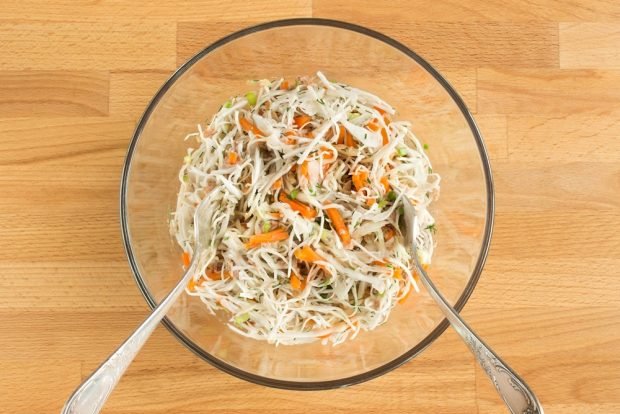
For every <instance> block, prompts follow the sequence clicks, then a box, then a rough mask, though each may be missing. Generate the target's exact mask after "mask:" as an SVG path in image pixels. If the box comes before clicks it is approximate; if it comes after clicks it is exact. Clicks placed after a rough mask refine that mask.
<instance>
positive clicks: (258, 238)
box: [245, 229, 288, 249]
mask: <svg viewBox="0 0 620 414" xmlns="http://www.w3.org/2000/svg"><path fill="white" fill-rule="evenodd" d="M286 239H288V232H287V231H286V230H284V229H277V230H274V231H270V232H267V233H262V234H255V235H253V236H251V237H250V241H248V242H247V243H246V244H245V248H246V249H252V248H254V247H257V246H260V245H261V244H263V243H273V242H278V241H282V240H286Z"/></svg>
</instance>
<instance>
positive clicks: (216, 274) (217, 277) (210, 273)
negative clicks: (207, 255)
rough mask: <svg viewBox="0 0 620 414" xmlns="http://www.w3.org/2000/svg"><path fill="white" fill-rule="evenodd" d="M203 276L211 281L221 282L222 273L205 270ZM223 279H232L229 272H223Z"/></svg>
mask: <svg viewBox="0 0 620 414" xmlns="http://www.w3.org/2000/svg"><path fill="white" fill-rule="evenodd" d="M205 275H206V276H207V277H208V278H209V279H211V280H222V272H220V271H218V270H213V269H207V270H206V272H205ZM223 277H224V279H229V278H231V277H232V274H231V273H230V272H224V275H223Z"/></svg>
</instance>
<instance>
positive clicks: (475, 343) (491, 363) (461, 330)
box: [401, 196, 544, 414]
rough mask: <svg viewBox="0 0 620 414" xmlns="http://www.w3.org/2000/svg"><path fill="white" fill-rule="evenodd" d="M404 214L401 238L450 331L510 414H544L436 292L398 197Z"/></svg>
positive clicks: (407, 209)
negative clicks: (422, 264) (460, 342)
mask: <svg viewBox="0 0 620 414" xmlns="http://www.w3.org/2000/svg"><path fill="white" fill-rule="evenodd" d="M401 199H402V202H403V210H404V214H403V216H404V222H405V229H404V235H405V239H406V242H407V245H408V246H410V249H411V252H412V253H413V254H412V256H413V258H414V262H415V267H416V269H415V270H416V271H417V273H418V274H419V275H420V280H421V282H422V284H423V285H424V287H425V288H426V290H427V291H428V293H429V295H430V296H431V297H432V298H433V299H434V300H435V303H437V305H438V306H439V308H440V309H441V310H442V312H443V314H444V315H445V317H446V319H447V320H448V321H449V322H450V325H452V328H454V330H455V331H456V333H458V334H459V336H460V337H461V339H462V340H463V341H464V342H465V343H466V344H467V346H468V347H469V350H470V351H471V353H472V354H473V355H474V357H475V358H476V360H477V361H478V363H479V364H480V366H481V367H482V369H483V370H484V372H485V373H486V374H487V376H488V377H489V379H490V380H491V382H493V385H495V389H496V390H497V392H498V393H499V395H500V396H501V397H502V399H503V400H504V402H505V403H506V406H507V407H508V409H509V410H510V412H511V413H512V414H543V413H544V412H543V408H542V405H541V404H540V402H539V401H538V398H536V395H534V393H533V392H532V390H531V389H530V387H529V386H528V385H527V384H526V383H525V381H524V380H523V379H522V378H521V377H520V376H519V375H517V373H516V372H514V371H513V370H512V369H511V368H510V367H509V366H508V364H506V363H505V362H504V361H502V360H501V358H500V357H499V356H498V355H497V354H496V353H495V352H494V351H493V350H492V349H491V347H489V346H488V345H487V344H485V343H484V341H483V340H482V339H480V337H478V335H476V333H474V331H473V330H472V329H471V328H470V327H469V326H468V325H467V324H466V323H465V321H464V320H463V319H462V318H461V317H460V316H459V314H458V313H457V312H456V311H455V310H454V308H453V307H452V306H451V305H450V304H449V303H448V301H447V300H446V299H445V298H444V297H443V296H442V294H441V293H440V292H439V291H438V290H437V288H436V287H435V285H434V284H433V282H432V281H431V279H430V277H429V276H428V274H427V273H426V271H424V269H423V268H422V266H421V265H420V261H419V259H418V254H417V250H416V242H415V240H416V234H415V228H416V226H415V224H416V221H417V216H416V212H415V207H414V206H413V204H412V203H411V201H409V199H408V198H407V197H405V196H402V197H401Z"/></svg>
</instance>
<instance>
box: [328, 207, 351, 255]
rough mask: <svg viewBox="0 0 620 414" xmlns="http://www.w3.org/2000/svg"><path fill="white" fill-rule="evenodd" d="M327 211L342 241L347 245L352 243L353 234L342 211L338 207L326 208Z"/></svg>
mask: <svg viewBox="0 0 620 414" xmlns="http://www.w3.org/2000/svg"><path fill="white" fill-rule="evenodd" d="M325 212H326V213H327V217H329V220H330V221H331V222H332V226H333V227H334V230H336V233H337V234H338V237H340V240H342V243H343V244H344V245H345V246H348V245H349V244H350V243H351V234H350V233H349V228H348V227H347V225H346V223H345V222H344V220H343V219H342V215H341V214H340V211H338V209H337V208H326V209H325Z"/></svg>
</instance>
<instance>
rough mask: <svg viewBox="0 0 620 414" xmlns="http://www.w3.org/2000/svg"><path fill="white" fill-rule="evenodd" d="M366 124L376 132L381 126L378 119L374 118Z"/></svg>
mask: <svg viewBox="0 0 620 414" xmlns="http://www.w3.org/2000/svg"><path fill="white" fill-rule="evenodd" d="M366 126H367V127H368V129H370V130H371V131H374V132H377V131H378V130H379V128H381V127H380V126H379V123H378V122H377V120H376V119H373V120H372V121H370V122H369V123H368V124H366Z"/></svg>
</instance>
